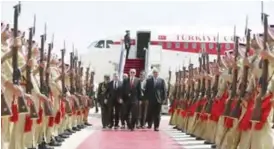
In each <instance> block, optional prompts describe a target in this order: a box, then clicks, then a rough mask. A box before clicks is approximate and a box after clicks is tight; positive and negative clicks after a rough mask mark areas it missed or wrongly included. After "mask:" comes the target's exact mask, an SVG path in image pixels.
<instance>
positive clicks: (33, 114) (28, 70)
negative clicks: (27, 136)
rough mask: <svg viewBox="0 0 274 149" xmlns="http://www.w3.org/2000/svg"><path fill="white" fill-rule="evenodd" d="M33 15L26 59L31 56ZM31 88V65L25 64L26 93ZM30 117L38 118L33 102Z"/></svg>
mask: <svg viewBox="0 0 274 149" xmlns="http://www.w3.org/2000/svg"><path fill="white" fill-rule="evenodd" d="M35 20H36V18H35V16H34V23H33V27H31V28H29V40H28V44H29V45H28V61H29V60H30V59H31V57H32V46H33V43H34V42H33V41H32V38H33V36H34V34H35ZM32 89H33V85H32V82H31V67H30V66H29V65H27V66H26V93H28V94H31V90H32ZM30 118H32V119H33V118H38V112H37V109H36V107H35V104H34V103H31V104H30Z"/></svg>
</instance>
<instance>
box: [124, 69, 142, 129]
mask: <svg viewBox="0 0 274 149" xmlns="http://www.w3.org/2000/svg"><path fill="white" fill-rule="evenodd" d="M129 74H130V77H129V78H128V79H127V80H124V82H123V94H124V98H125V99H124V101H125V108H126V111H125V112H126V113H125V119H126V120H127V125H128V128H129V129H130V130H131V131H133V130H134V128H135V125H136V122H137V117H138V103H139V101H140V98H141V84H140V80H139V79H138V78H136V77H135V75H136V70H135V69H130V71H129ZM130 114H131V120H130V118H129V115H130Z"/></svg>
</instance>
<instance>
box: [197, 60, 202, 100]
mask: <svg viewBox="0 0 274 149" xmlns="http://www.w3.org/2000/svg"><path fill="white" fill-rule="evenodd" d="M198 71H199V75H201V73H202V58H201V57H199V70H198ZM200 91H201V79H198V87H197V90H196V97H195V99H196V100H198V99H199V95H200Z"/></svg>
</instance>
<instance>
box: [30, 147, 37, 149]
mask: <svg viewBox="0 0 274 149" xmlns="http://www.w3.org/2000/svg"><path fill="white" fill-rule="evenodd" d="M28 149H36V148H35V147H30V148H28Z"/></svg>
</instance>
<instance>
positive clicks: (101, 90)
mask: <svg viewBox="0 0 274 149" xmlns="http://www.w3.org/2000/svg"><path fill="white" fill-rule="evenodd" d="M108 83H109V76H108V75H105V76H104V82H101V83H100V84H99V87H98V93H97V99H98V101H99V103H100V105H101V117H102V125H103V128H106V127H107V125H108V124H109V118H108V113H109V110H110V109H109V107H108V106H107V97H106V91H107V88H108Z"/></svg>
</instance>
